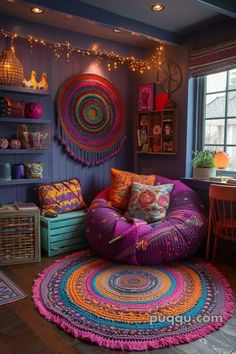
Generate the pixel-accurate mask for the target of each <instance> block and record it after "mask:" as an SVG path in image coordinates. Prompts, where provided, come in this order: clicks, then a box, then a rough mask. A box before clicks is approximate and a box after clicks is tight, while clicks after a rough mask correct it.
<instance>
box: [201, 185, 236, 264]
mask: <svg viewBox="0 0 236 354" xmlns="http://www.w3.org/2000/svg"><path fill="white" fill-rule="evenodd" d="M209 202H210V211H209V229H208V238H207V249H206V258H208V257H209V252H210V241H211V234H213V235H214V245H213V257H212V261H213V262H215V257H216V248H217V242H218V239H219V238H221V239H223V240H228V241H236V186H228V185H220V184H211V185H210V188H209Z"/></svg>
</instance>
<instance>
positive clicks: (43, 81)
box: [38, 72, 48, 90]
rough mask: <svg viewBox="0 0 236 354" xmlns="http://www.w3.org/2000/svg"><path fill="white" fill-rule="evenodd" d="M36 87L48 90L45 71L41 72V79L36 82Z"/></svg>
mask: <svg viewBox="0 0 236 354" xmlns="http://www.w3.org/2000/svg"><path fill="white" fill-rule="evenodd" d="M38 88H39V89H40V90H48V83H47V74H46V73H45V72H44V73H42V78H41V81H40V82H39V83H38Z"/></svg>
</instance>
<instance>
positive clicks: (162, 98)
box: [155, 92, 168, 110]
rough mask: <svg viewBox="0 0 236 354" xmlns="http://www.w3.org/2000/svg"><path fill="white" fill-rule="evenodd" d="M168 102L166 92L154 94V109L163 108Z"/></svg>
mask: <svg viewBox="0 0 236 354" xmlns="http://www.w3.org/2000/svg"><path fill="white" fill-rule="evenodd" d="M167 102H168V93H166V92H163V93H158V94H157V95H156V101H155V108H156V110H159V109H165V107H166V105H167Z"/></svg>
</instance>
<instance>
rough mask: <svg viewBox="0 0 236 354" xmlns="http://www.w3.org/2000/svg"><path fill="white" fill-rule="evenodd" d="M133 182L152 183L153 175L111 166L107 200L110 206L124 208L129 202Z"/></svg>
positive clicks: (153, 180)
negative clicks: (121, 169) (138, 173)
mask: <svg viewBox="0 0 236 354" xmlns="http://www.w3.org/2000/svg"><path fill="white" fill-rule="evenodd" d="M133 182H137V183H142V184H147V185H153V184H154V182H155V175H150V176H145V175H137V174H135V173H131V172H126V171H120V170H116V169H114V168H111V188H110V192H109V200H110V201H111V204H112V206H114V207H116V208H119V209H123V210H126V209H127V207H128V204H129V199H130V191H131V186H132V183H133Z"/></svg>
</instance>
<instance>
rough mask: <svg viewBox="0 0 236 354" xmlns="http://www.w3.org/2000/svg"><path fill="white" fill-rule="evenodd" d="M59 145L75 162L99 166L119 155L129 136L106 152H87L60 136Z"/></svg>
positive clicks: (123, 137)
mask: <svg viewBox="0 0 236 354" xmlns="http://www.w3.org/2000/svg"><path fill="white" fill-rule="evenodd" d="M55 138H56V140H57V141H58V143H59V144H60V145H61V146H62V147H63V148H64V151H65V152H66V153H67V154H68V155H69V156H70V157H71V158H72V159H73V160H75V161H77V162H80V163H82V164H84V165H86V166H88V167H92V166H98V165H101V164H103V163H104V162H106V161H108V160H110V159H112V158H113V157H114V156H116V155H118V154H119V152H120V151H121V149H122V148H123V145H124V142H125V140H126V139H127V136H126V135H124V136H122V137H121V138H120V139H119V141H117V142H116V143H114V144H113V146H112V147H111V148H110V149H108V150H106V151H101V152H97V151H86V150H83V149H80V148H79V147H77V146H76V145H75V144H73V143H72V142H70V141H67V139H66V138H62V136H61V135H60V134H57V135H56V136H55Z"/></svg>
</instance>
